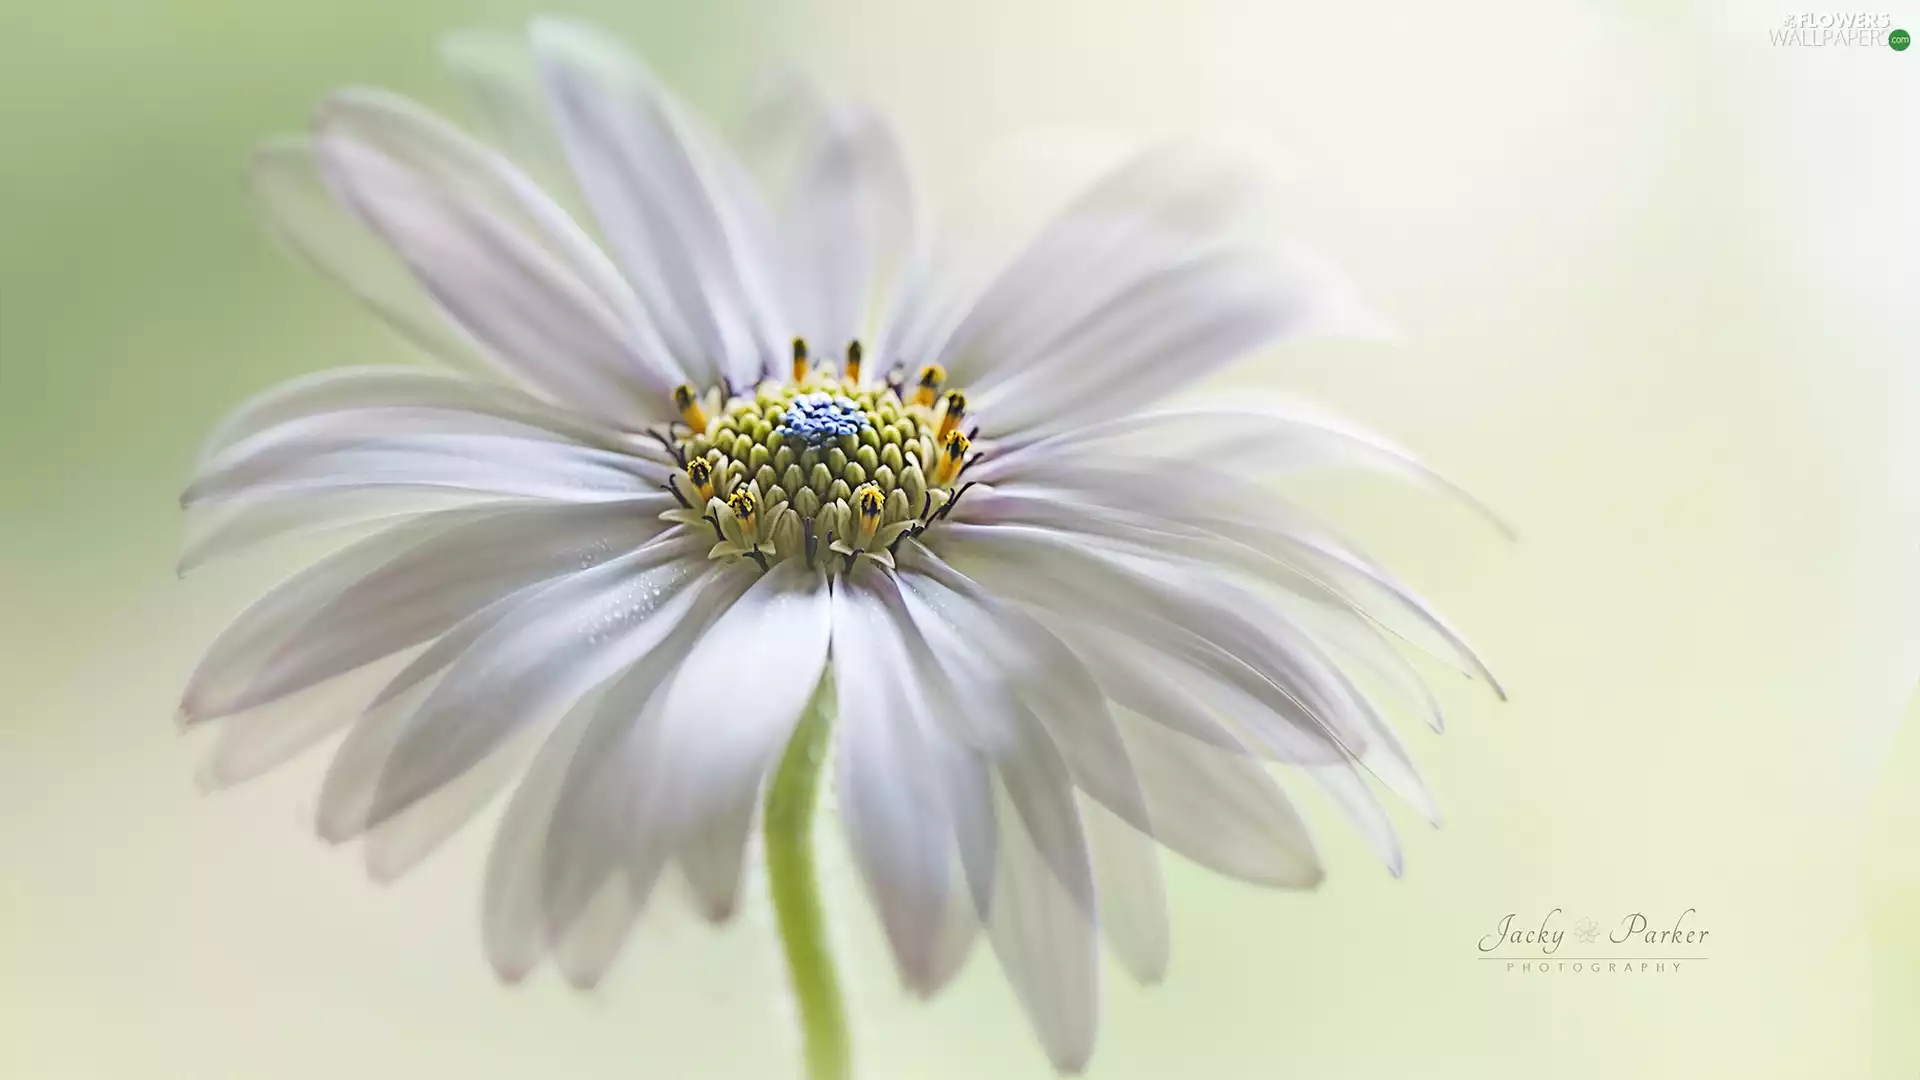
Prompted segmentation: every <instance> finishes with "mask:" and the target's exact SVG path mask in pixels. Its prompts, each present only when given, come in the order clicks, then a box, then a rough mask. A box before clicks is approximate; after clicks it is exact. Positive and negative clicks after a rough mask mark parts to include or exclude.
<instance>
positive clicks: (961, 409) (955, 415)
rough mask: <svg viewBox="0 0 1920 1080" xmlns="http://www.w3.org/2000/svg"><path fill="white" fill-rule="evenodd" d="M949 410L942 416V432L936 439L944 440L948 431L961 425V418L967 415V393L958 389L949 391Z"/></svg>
mask: <svg viewBox="0 0 1920 1080" xmlns="http://www.w3.org/2000/svg"><path fill="white" fill-rule="evenodd" d="M946 400H947V411H946V413H945V414H944V415H942V416H941V417H940V433H939V434H938V435H935V436H934V438H935V439H940V440H944V439H945V438H946V437H947V433H948V432H950V431H952V430H953V429H954V428H956V427H959V426H960V419H961V418H962V417H964V416H966V415H967V395H965V394H963V393H961V392H960V391H958V390H949V391H947V399H946Z"/></svg>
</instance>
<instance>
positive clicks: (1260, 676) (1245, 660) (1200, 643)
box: [929, 522, 1366, 757]
mask: <svg viewBox="0 0 1920 1080" xmlns="http://www.w3.org/2000/svg"><path fill="white" fill-rule="evenodd" d="M929 539H930V540H932V541H934V542H935V543H936V544H938V545H939V546H940V548H941V549H942V550H943V551H950V552H951V553H952V554H954V555H955V556H956V557H958V558H960V559H961V562H960V563H959V564H958V568H959V569H960V570H962V571H965V572H967V573H970V574H972V575H973V576H975V577H977V578H979V579H980V580H981V581H983V582H984V583H986V584H987V585H990V586H992V587H994V588H996V589H998V590H1000V591H1002V592H1004V593H1006V594H1008V595H1015V596H1020V597H1021V598H1022V599H1023V600H1025V601H1027V602H1029V603H1034V604H1038V605H1041V606H1044V607H1047V608H1050V609H1052V610H1055V611H1064V612H1074V613H1076V614H1079V615H1080V616H1081V617H1085V618H1094V619H1099V620H1102V621H1104V622H1106V623H1107V625H1109V626H1110V627H1112V628H1114V629H1116V630H1124V631H1125V632H1126V633H1127V634H1129V635H1130V636H1132V637H1135V638H1137V639H1139V640H1141V641H1142V642H1143V643H1146V644H1147V645H1149V646H1150V647H1152V648H1154V649H1156V650H1158V651H1161V652H1165V653H1167V654H1169V655H1172V656H1175V657H1178V658H1179V659H1181V660H1182V661H1183V662H1186V663H1190V664H1193V665H1195V666H1198V667H1200V668H1202V670H1205V671H1207V672H1208V673H1210V674H1212V675H1214V676H1216V677H1218V678H1221V679H1224V680H1226V681H1228V682H1229V683H1231V684H1232V685H1234V686H1235V687H1237V688H1239V689H1240V690H1242V691H1243V692H1245V693H1246V694H1248V695H1250V696H1252V697H1254V698H1255V699H1257V700H1259V701H1261V702H1262V703H1264V704H1265V705H1266V706H1267V707H1268V708H1269V709H1271V710H1272V715H1273V720H1274V722H1276V723H1279V724H1284V725H1287V726H1288V727H1290V728H1292V729H1293V731H1294V732H1295V733H1297V735H1298V736H1299V737H1305V738H1320V737H1324V738H1325V739H1328V740H1331V741H1332V742H1333V743H1335V744H1336V745H1337V746H1339V747H1340V748H1341V749H1342V750H1343V751H1344V752H1345V753H1346V754H1347V755H1348V756H1352V757H1359V756H1361V755H1362V754H1363V753H1364V751H1365V749H1366V742H1365V734H1366V731H1365V728H1364V726H1363V725H1362V724H1361V722H1360V720H1359V718H1358V717H1357V715H1356V714H1357V712H1358V710H1359V709H1360V707H1361V706H1360V703H1359V702H1357V701H1356V700H1355V699H1354V695H1353V694H1352V693H1351V692H1350V685H1349V684H1347V683H1346V682H1344V680H1341V679H1340V678H1338V677H1337V672H1335V671H1332V670H1330V668H1329V665H1327V664H1325V663H1324V662H1321V661H1320V658H1319V657H1318V656H1317V654H1316V650H1315V648H1314V646H1313V645H1312V643H1311V642H1310V641H1307V640H1305V639H1304V638H1303V637H1302V636H1301V635H1299V634H1298V633H1296V632H1292V630H1291V628H1290V627H1287V626H1285V625H1280V624H1274V623H1271V622H1270V621H1269V622H1267V623H1256V622H1255V621H1254V620H1252V619H1251V618H1249V617H1248V616H1247V615H1245V614H1244V613H1243V612H1242V610H1241V605H1240V604H1239V603H1238V601H1237V600H1236V598H1235V594H1236V590H1234V588H1233V587H1232V584H1231V583H1230V582H1228V581H1226V580H1224V579H1223V580H1216V578H1220V577H1221V575H1220V574H1219V573H1218V572H1216V571H1214V570H1212V569H1211V568H1208V567H1205V566H1202V565H1199V564H1194V563H1191V562H1182V561H1179V560H1175V559H1173V558H1170V557H1165V556H1159V555H1156V554H1153V553H1150V552H1146V551H1143V550H1128V551H1125V552H1122V551H1120V550H1119V549H1116V548H1111V547H1104V546H1098V545H1094V544H1090V543H1088V542H1087V540H1086V538H1083V537H1071V536H1068V535H1066V534H1061V533H1056V532H1052V531H1049V530H1044V529H1038V528H1033V527H1029V526H1005V525H997V526H981V525H966V524H959V523H955V522H946V523H944V524H943V526H942V528H941V529H940V530H939V531H938V533H937V534H930V535H929Z"/></svg>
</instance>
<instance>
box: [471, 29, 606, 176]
mask: <svg viewBox="0 0 1920 1080" xmlns="http://www.w3.org/2000/svg"><path fill="white" fill-rule="evenodd" d="M440 62H441V63H442V65H444V66H445V67H446V69H447V74H448V75H449V76H451V77H452V79H453V83H454V85H455V87H456V88H457V89H458V90H459V92H460V100H461V102H462V104H464V105H465V106H466V109H467V113H468V115H470V116H471V117H472V118H473V120H474V123H475V125H476V127H477V128H478V130H479V131H480V132H481V134H483V135H485V136H486V137H487V139H488V140H489V141H491V142H492V143H493V145H495V146H497V147H499V148H500V149H501V150H502V151H503V152H505V153H506V155H507V156H508V157H509V158H511V159H512V160H513V161H514V163H515V164H517V165H519V166H520V167H521V168H522V169H525V170H526V172H527V175H528V176H530V177H532V178H533V179H534V180H535V181H537V182H538V183H539V185H540V187H541V188H542V189H543V190H545V191H546V192H548V193H549V194H551V195H552V196H553V197H554V199H555V200H556V201H557V202H560V203H561V204H563V205H566V206H569V207H571V206H573V205H574V203H575V202H577V200H578V192H577V191H575V190H574V186H573V174H572V173H571V172H570V171H569V170H568V169H567V159H566V155H565V153H564V152H563V151H562V150H561V149H560V140H559V139H558V137H556V136H555V135H554V131H553V125H552V124H551V123H550V122H549V121H548V119H547V103H546V98H545V96H544V93H543V92H542V89H541V86H540V73H539V72H538V71H537V70H536V69H535V68H534V65H533V57H532V56H530V55H529V54H528V52H527V43H526V38H525V37H524V35H520V34H502V33H496V32H492V31H487V30H456V31H454V32H453V33H451V34H448V35H447V36H445V37H443V38H441V39H440Z"/></svg>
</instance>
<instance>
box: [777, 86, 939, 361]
mask: <svg viewBox="0 0 1920 1080" xmlns="http://www.w3.org/2000/svg"><path fill="white" fill-rule="evenodd" d="M913 229H914V202H913V189H912V185H911V182H910V181H909V180H908V177H907V167H906V161H905V157H904V155H903V154H902V153H901V150H900V146H899V144H898V143H897V142H896V141H895V138H894V135H893V132H892V130H891V129H890V128H888V127H887V126H886V125H885V124H884V123H882V122H881V121H880V120H879V119H878V118H877V117H874V116H872V115H870V114H867V113H865V112H861V111H854V110H843V111H841V112H838V113H835V114H834V115H832V116H831V117H830V118H829V119H828V122H827V125H826V127H825V130H823V131H822V132H821V134H820V137H819V139H818V141H817V143H816V144H815V146H814V148H813V152H812V154H811V155H810V158H809V160H808V161H807V162H806V164H805V166H804V167H803V169H802V171H801V173H800V177H799V181H798V183H797V185H796V188H795V191H794V193H793V198H792V202H791V204H790V205H789V206H788V207H787V209H786V213H785V215H784V220H783V227H782V236H781V241H782V242H781V248H782V251H781V255H782V263H783V270H784V280H785V289H784V296H785V297H786V300H787V316H788V319H789V320H790V323H791V325H792V327H793V332H794V333H795V334H798V335H800V336H801V337H804V338H805V339H806V340H807V341H809V342H812V343H813V344H814V346H815V348H816V349H819V350H821V351H822V352H824V353H827V354H828V355H837V353H838V350H840V349H842V348H844V347H845V345H846V344H847V342H849V341H851V340H853V339H855V338H859V339H861V340H863V341H864V342H865V343H866V345H867V346H868V347H870V348H871V347H874V346H875V345H876V337H877V336H878V331H879V329H880V327H879V326H878V323H877V320H878V319H879V318H880V317H881V315H882V314H883V313H884V312H885V310H886V308H887V306H888V304H889V303H890V302H891V299H892V292H893V287H894V284H895V282H896V281H898V279H899V277H900V275H901V274H902V273H903V272H904V270H905V268H906V266H907V264H908V261H909V260H910V259H911V258H912V255H913V249H914V242H915V239H914V234H913ZM878 359H879V358H878V357H876V360H878ZM873 367H874V368H875V369H881V370H884V365H883V364H880V363H878V362H876V363H875V364H874V365H873Z"/></svg>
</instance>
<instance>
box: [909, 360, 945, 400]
mask: <svg viewBox="0 0 1920 1080" xmlns="http://www.w3.org/2000/svg"><path fill="white" fill-rule="evenodd" d="M946 381H947V369H946V368H943V367H941V366H940V365H939V364H928V365H927V366H926V367H923V368H921V369H920V389H918V390H915V391H914V392H913V403H914V404H915V405H925V406H926V407H927V408H932V407H933V403H934V400H935V399H936V398H938V397H939V396H940V384H942V383H944V382H946Z"/></svg>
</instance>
